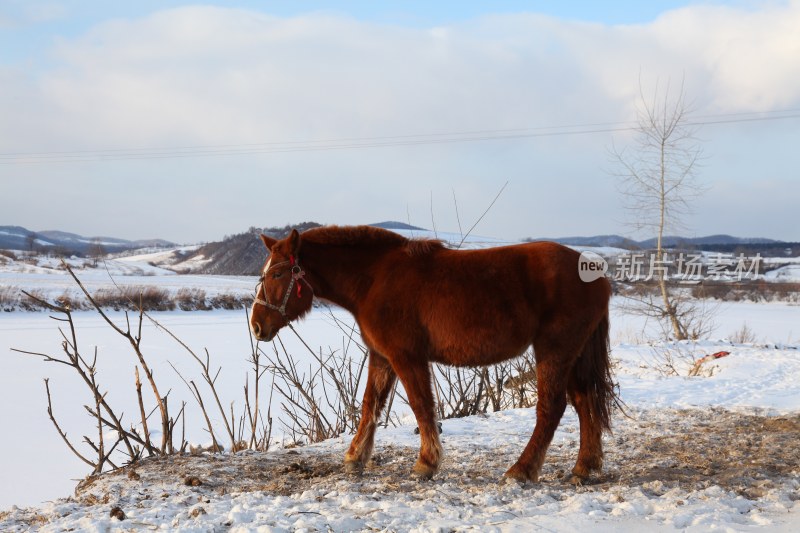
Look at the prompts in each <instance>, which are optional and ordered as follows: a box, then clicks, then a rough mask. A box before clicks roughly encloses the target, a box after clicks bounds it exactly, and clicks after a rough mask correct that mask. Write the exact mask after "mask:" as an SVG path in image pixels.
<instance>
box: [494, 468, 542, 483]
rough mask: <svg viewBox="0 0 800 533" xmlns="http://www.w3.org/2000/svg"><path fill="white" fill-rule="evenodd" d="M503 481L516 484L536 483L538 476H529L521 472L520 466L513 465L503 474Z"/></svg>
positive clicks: (523, 471)
mask: <svg viewBox="0 0 800 533" xmlns="http://www.w3.org/2000/svg"><path fill="white" fill-rule="evenodd" d="M503 479H505V480H511V481H516V482H517V483H528V482H530V483H538V481H539V476H538V475H536V474H534V475H531V474H529V473H528V472H526V471H525V470H523V469H522V468H521V467H520V466H518V465H514V466H512V467H511V468H509V469H508V471H507V472H506V473H505V474H503Z"/></svg>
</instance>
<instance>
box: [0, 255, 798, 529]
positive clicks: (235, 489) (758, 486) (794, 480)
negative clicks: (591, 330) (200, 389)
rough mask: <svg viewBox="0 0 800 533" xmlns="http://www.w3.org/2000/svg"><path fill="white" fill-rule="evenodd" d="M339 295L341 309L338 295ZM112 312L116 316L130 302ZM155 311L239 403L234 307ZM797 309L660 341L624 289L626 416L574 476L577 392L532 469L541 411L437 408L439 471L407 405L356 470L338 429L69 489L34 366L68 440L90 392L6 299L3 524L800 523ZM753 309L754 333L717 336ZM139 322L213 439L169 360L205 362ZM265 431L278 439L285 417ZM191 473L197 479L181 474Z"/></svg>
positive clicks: (126, 370)
mask: <svg viewBox="0 0 800 533" xmlns="http://www.w3.org/2000/svg"><path fill="white" fill-rule="evenodd" d="M120 268H121V267H120ZM30 274H33V275H41V276H52V275H53V274H42V273H38V274H37V273H30ZM8 275H11V274H8ZM101 275H102V274H98V275H97V276H98V277H97V280H98V281H97V283H101V280H100V276H101ZM106 276H107V274H106ZM143 277H147V278H148V281H149V282H152V281H155V280H163V281H159V283H168V281H167V280H168V279H172V278H175V283H178V284H179V283H183V282H190V283H198V284H199V285H204V286H206V287H209V286H210V287H216V288H217V289H218V290H241V291H245V290H248V289H249V290H252V285H253V284H252V280H251V279H248V278H242V279H224V278H213V279H211V278H209V279H206V278H202V277H199V276H198V277H197V278H196V279H195V278H187V277H184V276H179V277H178V276H169V275H161V273H159V274H158V275H155V276H152V275H149V276H148V275H147V274H145V275H144V276H143ZM59 278H60V279H61V285H58V284H57V283H54V284H53V287H54V288H53V291H63V290H64V289H65V285H64V282H63V279H64V278H63V277H61V276H60V277H59ZM26 280H27V281H30V278H21V279H19V280H18V284H19V285H22V283H24V282H26ZM5 282H6V280H4V281H3V283H5ZM33 285H35V286H37V287H41V286H42V285H41V284H40V283H39V281H37V282H35V283H33ZM335 313H336V317H337V318H340V319H342V320H347V314H346V313H344V312H341V311H338V312H335ZM112 316H113V318H114V320H116V321H117V323H120V324H121V323H122V322H123V321H124V316H123V314H122V313H112ZM155 316H156V318H157V320H158V321H159V322H161V323H163V324H164V325H165V326H167V327H168V328H170V330H172V331H173V332H174V333H175V334H177V335H178V336H179V337H180V338H181V339H183V340H184V341H186V342H187V343H188V344H190V346H191V347H192V348H193V349H195V350H196V351H198V352H202V350H203V348H208V350H209V352H210V354H211V357H212V359H211V361H212V365H213V366H215V367H216V366H221V367H222V372H221V374H220V377H219V385H218V388H219V390H220V392H221V396H222V401H223V403H230V402H235V404H236V406H237V412H238V410H239V409H240V407H241V406H242V397H243V392H242V387H243V385H244V379H245V374H246V372H247V371H248V367H249V365H248V358H249V357H250V353H251V347H250V340H249V337H248V333H247V325H246V322H245V314H244V311H210V312H181V311H175V312H165V313H156V314H155ZM798 317H800V307H797V306H791V305H785V304H779V303H771V304H753V303H726V304H723V305H722V306H721V307H720V309H719V310H718V317H717V319H716V324H717V329H716V332H715V334H714V335H713V336H712V338H710V339H707V340H703V341H701V342H698V343H679V344H656V345H654V346H651V345H648V344H645V343H644V342H643V340H644V339H646V338H647V334H646V333H643V331H644V330H646V329H648V328H651V327H652V325H649V324H646V323H643V322H642V320H641V319H640V318H639V317H632V316H627V315H624V314H623V313H622V312H621V311H619V310H618V309H617V308H616V307H615V308H614V310H613V314H612V331H611V340H612V344H613V350H612V352H613V353H612V356H613V358H614V360H615V366H616V368H615V371H616V377H617V379H618V380H619V384H620V390H621V395H622V399H623V400H624V401H625V402H626V404H627V405H628V409H629V412H628V415H629V416H628V417H626V416H624V415H623V414H622V413H617V414H616V415H615V418H614V431H615V432H614V434H613V435H610V436H606V437H605V448H606V465H605V469H604V473H603V474H602V475H601V476H600V477H599V478H598V479H597V480H595V482H594V483H592V484H589V485H586V486H582V487H573V486H571V485H569V484H568V483H567V478H568V476H566V477H565V475H564V473H565V472H569V470H570V469H571V467H572V465H573V464H574V461H575V458H576V454H577V443H578V427H577V419H576V417H575V415H574V412H573V411H572V410H571V408H568V410H567V414H566V415H565V418H564V420H563V421H562V424H561V427H560V428H559V431H558V432H557V434H556V437H555V439H554V442H553V445H552V446H551V449H550V451H549V453H548V457H547V460H546V463H545V467H544V470H543V474H542V482H541V483H540V484H538V485H525V486H521V485H517V484H513V483H512V484H506V483H502V482H500V479H501V476H502V473H503V472H504V471H505V469H506V468H508V466H509V465H510V464H511V463H513V461H514V460H515V459H516V457H517V455H518V454H519V453H520V451H521V449H522V448H523V447H524V444H525V443H526V442H527V439H528V438H529V436H530V433H531V431H532V428H533V423H534V411H533V410H530V409H520V410H513V411H504V412H500V413H496V414H492V415H490V416H486V417H483V416H479V417H469V418H464V419H455V420H446V421H444V423H443V435H442V442H443V446H444V452H445V460H444V463H443V465H442V470H441V472H440V473H439V474H438V475H437V476H436V478H435V479H434V480H433V481H431V482H423V483H417V482H412V481H410V480H409V479H408V477H407V473H408V471H409V470H410V467H411V466H412V464H413V461H414V458H415V454H416V448H417V445H418V436H415V435H414V434H413V428H414V426H415V424H414V422H413V420H412V419H411V418H410V417H404V418H403V422H404V425H401V426H400V427H396V428H391V427H390V428H387V429H379V430H378V434H377V443H376V456H375V458H376V461H375V463H376V464H374V465H372V466H371V467H370V468H368V469H367V470H366V471H365V474H364V476H363V477H362V478H358V479H354V478H351V477H349V476H347V475H345V474H344V473H342V471H341V458H342V456H343V453H344V449H345V447H346V446H347V444H348V442H349V436H347V435H345V436H342V437H340V438H337V439H333V440H330V441H327V442H324V443H321V444H319V445H314V446H307V447H303V448H296V449H292V450H276V451H274V452H269V453H267V454H257V453H254V452H246V453H241V454H237V455H235V456H229V455H225V456H221V457H220V456H204V457H200V458H191V459H189V458H185V459H181V460H178V459H171V460H168V461H166V462H164V461H144V462H143V463H142V464H141V465H140V466H139V467H137V473H136V475H135V476H134V475H130V477H127V476H126V475H122V474H116V475H115V474H111V475H106V476H104V477H102V478H100V479H99V480H96V481H94V482H92V483H88V484H84V485H82V487H81V489H80V491H79V492H78V493H76V494H74V495H73V491H74V490H75V486H76V483H77V482H78V481H79V480H80V479H81V478H83V477H84V476H85V475H86V474H87V473H88V470H87V466H86V465H85V464H83V463H81V462H80V461H79V460H78V459H77V458H76V457H75V456H73V455H72V454H71V452H69V450H68V449H67V448H66V447H65V446H64V444H63V442H62V441H61V440H60V439H59V437H58V435H57V433H56V432H55V429H54V428H53V426H52V424H51V422H50V421H49V420H48V418H47V413H46V397H45V392H44V385H43V382H42V380H43V378H45V377H50V378H51V381H50V385H51V390H52V394H53V402H54V411H55V416H56V417H57V418H58V419H59V422H60V423H62V424H63V426H64V429H65V430H66V431H67V432H68V434H69V436H70V437H71V438H73V439H74V440H75V441H79V440H80V436H81V435H83V434H92V433H91V432H92V431H93V430H92V427H91V424H90V420H89V418H88V417H86V416H85V414H84V413H83V407H82V406H83V405H84V404H90V403H91V402H92V398H91V396H90V395H89V393H88V391H87V390H86V389H85V387H84V386H83V385H82V384H81V383H79V382H78V378H77V376H76V375H73V373H72V372H71V369H69V368H66V367H64V366H63V365H57V364H53V363H45V362H43V361H42V360H41V359H40V358H36V357H33V356H29V355H21V354H17V353H14V352H11V351H10V348H12V347H13V348H20V349H24V350H30V351H36V352H44V353H51V354H54V355H56V354H58V351H59V350H60V342H61V338H60V334H59V333H58V330H57V329H56V328H57V324H56V323H55V322H54V321H53V320H51V319H50V318H49V317H48V316H47V314H46V313H28V312H14V313H0V353H1V354H2V358H3V359H2V363H0V364H1V365H2V372H0V387H2V390H3V398H4V402H2V405H1V406H0V420H2V422H3V427H4V431H3V438H2V440H0V462H2V465H0V469H1V470H0V471H2V472H3V483H2V487H0V510H2V511H0V530H3V531H5V530H17V531H23V530H28V529H31V528H34V529H36V528H41V529H42V530H47V531H61V530H69V529H73V530H82V531H83V530H86V531H92V530H94V531H107V530H109V529H115V528H120V529H125V530H128V529H134V530H135V529H159V528H160V529H169V530H175V529H178V530H185V531H213V530H222V529H224V530H233V531H250V530H256V529H260V530H263V531H294V530H306V531H326V530H333V531H346V530H356V531H359V530H375V531H380V530H387V531H412V530H416V531H440V530H441V531H449V530H461V529H463V530H468V529H476V528H479V529H480V530H482V531H483V530H486V531H519V530H532V531H536V530H544V531H552V530H558V531H562V530H577V529H585V528H592V529H593V530H607V531H611V530H620V529H622V530H630V531H633V530H641V529H643V528H647V529H648V530H653V529H654V530H659V529H662V530H673V529H676V528H677V529H688V530H698V531H699V530H708V529H711V528H715V527H718V528H720V529H722V530H750V529H758V528H765V529H769V530H783V531H795V530H797V529H798V527H800V504H798V503H797V502H798V501H800V482H799V481H798V475H799V474H800V467H798V461H797V457H799V456H800V438H798V437H800V327H798V326H797V324H798V323H800V322H798V320H797V319H798ZM745 323H746V324H747V325H748V327H749V328H750V329H751V330H752V331H753V332H754V334H755V338H756V342H754V343H752V344H745V345H733V344H731V343H730V342H728V341H727V340H725V339H726V338H727V337H729V336H730V335H731V334H733V333H734V332H735V331H737V330H738V329H739V328H741V326H742V325H743V324H745ZM76 324H77V326H78V335H79V338H78V340H79V343H80V345H81V347H82V348H83V350H84V353H86V354H91V353H93V352H94V347H95V346H97V350H98V368H99V369H100V372H99V380H100V382H101V384H102V385H103V387H104V388H105V389H106V390H108V391H109V393H108V395H109V401H110V403H112V404H113V405H117V406H119V410H120V411H124V412H125V413H126V419H127V420H130V417H132V416H133V413H135V412H136V409H137V408H136V403H135V392H134V388H133V369H134V366H135V356H134V355H133V353H132V352H131V351H130V348H129V347H128V346H126V345H125V343H124V341H123V340H121V339H119V338H117V337H116V336H115V334H114V333H113V332H112V331H111V330H110V329H109V328H108V327H107V326H105V325H104V324H103V323H102V321H101V319H100V318H99V317H98V316H97V315H96V314H94V313H92V312H88V311H86V312H83V311H82V312H78V313H76ZM298 331H299V332H300V333H301V334H302V335H303V337H304V338H305V340H306V341H307V342H309V343H310V344H311V345H312V346H314V347H315V348H316V347H321V348H322V349H323V350H324V351H327V350H339V349H341V348H342V345H343V335H342V332H341V330H340V329H339V327H337V326H336V325H335V324H334V321H333V319H332V317H331V316H330V315H329V314H328V313H327V312H326V311H323V310H315V311H314V312H312V313H311V315H310V316H309V317H308V318H307V319H306V320H305V321H304V322H302V323H301V324H300V325H299V327H298ZM281 337H282V339H283V340H284V342H285V343H286V344H287V347H288V349H289V351H290V352H291V353H293V354H295V355H296V356H297V357H304V356H303V353H304V350H305V349H304V348H302V347H301V346H300V344H299V341H297V339H295V338H294V336H293V335H292V333H291V332H290V331H285V332H282V334H281ZM143 339H144V340H143V344H142V346H143V351H144V352H145V354H146V356H147V359H148V361H149V362H150V364H151V366H152V368H153V369H154V371H155V376H156V379H157V380H158V381H159V384H160V387H161V388H162V389H172V391H171V393H170V395H171V396H170V402H171V405H173V406H174V405H176V403H179V401H180V400H181V399H183V400H186V401H187V402H188V409H191V410H192V412H193V414H191V415H190V417H189V421H190V422H189V423H187V426H189V427H194V428H195V429H196V433H192V434H190V436H189V437H190V440H192V441H194V442H199V443H207V436H206V434H205V433H204V431H203V430H202V429H201V428H202V424H201V421H200V418H199V414H198V413H197V409H196V408H195V406H194V405H193V403H192V402H193V400H192V399H191V396H190V394H189V391H188V390H187V388H186V385H185V384H183V383H182V382H181V380H180V378H179V377H178V376H177V375H176V373H175V371H174V370H173V369H172V368H171V367H170V365H169V364H168V363H167V361H169V362H171V363H172V364H173V365H175V366H176V367H177V368H178V369H179V370H180V371H181V373H183V374H185V375H186V376H188V377H190V378H191V379H196V380H197V379H199V371H198V368H197V365H196V363H195V362H194V361H192V360H191V358H190V356H189V355H188V354H187V353H185V351H184V350H183V349H182V348H181V347H180V346H178V345H177V343H175V341H174V340H172V339H171V338H170V337H169V336H168V335H166V334H165V333H164V332H163V331H161V330H159V329H157V328H156V327H154V326H153V325H152V324H149V323H147V322H146V323H145V326H144V329H143ZM721 350H725V351H729V352H730V355H729V356H727V357H724V358H721V359H717V360H715V361H713V362H711V363H707V364H706V365H704V367H703V375H702V376H699V377H691V378H690V377H685V373H686V372H687V371H688V366H685V365H687V364H688V363H682V364H684V367H683V368H680V369H679V370H681V373H682V374H683V376H666V375H663V373H662V372H660V371H659V370H658V368H657V366H658V365H657V361H658V359H657V357H658V354H661V353H664V352H665V351H670V352H671V353H674V354H678V355H682V356H687V357H689V358H694V359H697V358H700V357H702V356H704V355H707V354H711V353H715V352H718V351H721ZM679 366H680V365H679ZM689 366H690V365H689ZM262 408H263V406H262ZM273 411H274V412H277V408H274V409H273ZM400 411H401V412H402V411H403V409H402V407H401V408H400ZM406 412H407V411H406ZM127 413H131V414H130V415H128V414H127ZM212 414H213V413H212ZM276 428H277V426H276ZM274 436H275V437H277V438H278V440H280V434H279V431H277V430H276V435H274ZM187 476H196V477H197V478H198V479H200V480H201V482H202V484H201V485H199V486H187V485H186V484H185V483H184V480H185V479H186V477H187ZM117 506H118V507H119V508H120V509H121V510H122V511H123V512H124V513H125V516H126V519H125V521H123V522H119V521H117V518H112V517H111V516H110V511H111V509H112V508H114V507H117Z"/></svg>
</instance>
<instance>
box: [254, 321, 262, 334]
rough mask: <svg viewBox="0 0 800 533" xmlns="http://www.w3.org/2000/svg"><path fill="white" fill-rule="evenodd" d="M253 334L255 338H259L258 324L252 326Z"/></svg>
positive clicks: (259, 327) (259, 328) (259, 329)
mask: <svg viewBox="0 0 800 533" xmlns="http://www.w3.org/2000/svg"><path fill="white" fill-rule="evenodd" d="M253 334H254V335H255V336H256V337H260V336H261V326H259V325H258V324H253Z"/></svg>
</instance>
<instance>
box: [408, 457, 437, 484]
mask: <svg viewBox="0 0 800 533" xmlns="http://www.w3.org/2000/svg"><path fill="white" fill-rule="evenodd" d="M435 473H436V468H435V467H433V466H430V465H426V464H425V463H421V462H419V461H417V464H415V465H414V468H413V470H411V477H413V478H414V479H416V480H417V481H427V480H429V479H431V478H432V477H433V475H434V474H435Z"/></svg>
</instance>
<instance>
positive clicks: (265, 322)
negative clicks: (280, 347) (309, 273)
mask: <svg viewBox="0 0 800 533" xmlns="http://www.w3.org/2000/svg"><path fill="white" fill-rule="evenodd" d="M261 240H262V241H263V242H264V246H266V247H267V250H268V251H269V255H268V256H267V260H266V262H265V263H264V266H263V267H262V269H261V275H260V276H259V278H258V285H257V286H256V296H255V299H254V301H253V307H252V310H251V313H250V329H251V330H252V332H253V335H255V337H256V338H257V339H258V340H260V341H270V340H272V339H273V338H274V337H275V335H277V333H278V331H279V330H280V329H281V328H282V327H284V326H286V325H287V324H289V323H290V322H292V321H294V320H296V319H298V318H300V317H302V316H303V315H305V314H306V313H307V312H308V311H310V310H311V304H312V302H313V300H314V291H313V290H312V289H311V285H309V283H308V281H306V280H305V279H304V276H305V271H304V270H303V267H302V266H301V259H300V243H301V239H300V234H299V233H298V232H297V230H292V232H291V234H290V235H289V236H288V237H286V238H285V239H282V240H277V239H273V238H271V237H267V236H266V235H261Z"/></svg>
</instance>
